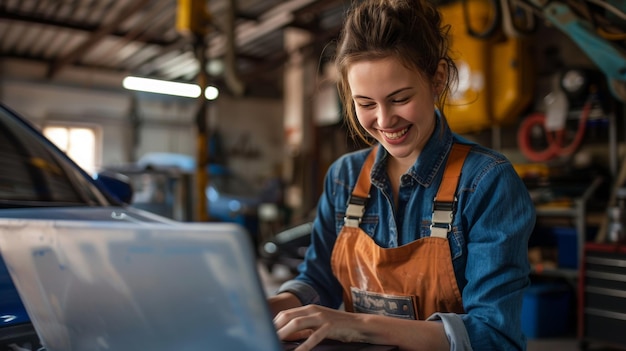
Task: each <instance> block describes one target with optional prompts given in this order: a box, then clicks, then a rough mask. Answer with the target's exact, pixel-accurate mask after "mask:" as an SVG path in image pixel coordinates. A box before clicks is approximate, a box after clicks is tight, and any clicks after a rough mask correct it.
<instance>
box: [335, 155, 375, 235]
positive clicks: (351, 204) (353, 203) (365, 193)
mask: <svg viewBox="0 0 626 351" xmlns="http://www.w3.org/2000/svg"><path fill="white" fill-rule="evenodd" d="M376 150H378V145H376V146H374V147H373V148H372V150H371V151H370V153H369V155H367V159H366V160H365V163H364V164H363V166H362V167H361V172H360V173H359V178H358V179H357V181H356V185H355V186H354V189H353V190H352V195H350V198H349V199H348V207H347V208H346V216H345V217H344V218H343V222H344V226H347V227H354V228H358V227H359V224H360V223H361V218H363V213H364V212H365V204H366V203H367V199H368V198H369V197H370V186H371V184H372V182H371V181H370V173H371V171H372V166H373V165H374V160H375V159H376Z"/></svg>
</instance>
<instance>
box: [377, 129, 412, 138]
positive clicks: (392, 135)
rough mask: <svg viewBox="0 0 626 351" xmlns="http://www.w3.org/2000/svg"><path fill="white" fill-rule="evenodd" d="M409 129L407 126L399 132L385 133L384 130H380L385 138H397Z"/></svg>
mask: <svg viewBox="0 0 626 351" xmlns="http://www.w3.org/2000/svg"><path fill="white" fill-rule="evenodd" d="M408 130H409V128H408V127H406V128H404V129H402V130H401V131H399V132H394V133H386V132H382V133H383V135H384V136H385V137H386V138H387V139H398V138H400V137H401V136H403V135H404V134H406V132H407V131H408Z"/></svg>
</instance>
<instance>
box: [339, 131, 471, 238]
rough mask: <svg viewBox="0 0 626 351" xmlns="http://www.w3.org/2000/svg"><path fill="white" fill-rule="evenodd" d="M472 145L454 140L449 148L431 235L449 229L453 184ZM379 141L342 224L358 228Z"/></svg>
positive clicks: (456, 181)
mask: <svg viewBox="0 0 626 351" xmlns="http://www.w3.org/2000/svg"><path fill="white" fill-rule="evenodd" d="M471 148H472V146H471V145H464V144H458V143H454V144H452V150H451V151H450V155H449V156H448V160H447V161H446V167H445V169H444V173H443V179H442V181H441V184H440V185H439V189H438V191H437V195H436V196H435V199H434V202H433V215H432V221H431V225H430V231H431V234H430V236H434V237H440V238H447V236H448V232H450V231H451V230H452V219H453V218H454V211H455V205H456V188H457V186H458V183H459V178H460V177H461V169H462V168H463V163H464V162H465V158H466V157H467V154H468V153H469V151H470V149H471ZM376 150H378V145H377V146H375V147H374V148H372V150H371V151H370V153H369V155H368V156H367V159H366V160H365V163H364V164H363V166H362V167H361V172H360V173H359V178H358V179H357V182H356V185H355V186H354V189H353V190H352V195H351V196H350V198H349V199H348V206H347V208H346V215H345V217H344V225H345V226H347V227H355V228H358V227H359V224H360V223H361V219H362V218H363V213H364V212H365V205H366V203H367V199H368V198H369V191H370V186H371V181H370V173H371V170H372V166H373V165H374V160H375V159H376Z"/></svg>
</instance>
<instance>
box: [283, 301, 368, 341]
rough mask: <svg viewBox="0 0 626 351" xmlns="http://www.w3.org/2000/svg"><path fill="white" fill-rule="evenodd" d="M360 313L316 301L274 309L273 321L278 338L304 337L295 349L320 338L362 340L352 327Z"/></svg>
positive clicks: (356, 323) (320, 339) (299, 338)
mask: <svg viewBox="0 0 626 351" xmlns="http://www.w3.org/2000/svg"><path fill="white" fill-rule="evenodd" d="M360 316H362V315H360V314H356V313H348V312H345V311H337V310H334V309H330V308H327V307H322V306H319V305H307V306H303V307H297V308H292V309H289V310H285V311H282V312H280V313H278V314H277V315H276V317H275V318H274V325H275V327H276V330H277V332H278V337H279V338H280V339H281V340H302V339H306V340H304V341H303V342H302V344H301V345H300V346H298V348H297V349H296V351H308V350H311V349H312V348H313V347H314V346H315V345H317V344H319V343H320V342H321V341H322V340H324V339H333V340H338V341H343V342H366V341H365V340H364V337H363V336H362V335H361V334H360V333H359V332H358V331H357V329H355V328H354V326H357V325H358V324H359V321H358V319H359V318H360Z"/></svg>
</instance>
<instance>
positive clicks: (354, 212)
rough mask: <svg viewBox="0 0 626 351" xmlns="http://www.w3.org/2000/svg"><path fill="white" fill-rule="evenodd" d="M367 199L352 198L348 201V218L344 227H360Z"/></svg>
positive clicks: (345, 219)
mask: <svg viewBox="0 0 626 351" xmlns="http://www.w3.org/2000/svg"><path fill="white" fill-rule="evenodd" d="M366 202H367V198H363V197H358V196H354V195H352V196H350V199H348V208H346V216H345V217H344V218H343V221H344V225H346V226H348V227H358V226H359V224H360V223H361V218H363V213H364V212H365V203H366Z"/></svg>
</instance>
